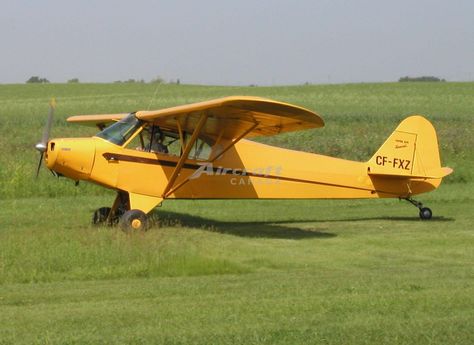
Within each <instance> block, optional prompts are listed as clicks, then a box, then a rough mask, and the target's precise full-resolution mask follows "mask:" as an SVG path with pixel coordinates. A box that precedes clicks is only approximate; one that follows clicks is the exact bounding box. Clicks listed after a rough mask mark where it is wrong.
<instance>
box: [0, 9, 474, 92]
mask: <svg viewBox="0 0 474 345" xmlns="http://www.w3.org/2000/svg"><path fill="white" fill-rule="evenodd" d="M0 8H1V11H0V42H1V44H2V49H1V53H0V59H1V60H0V61H1V64H0V83H24V82H25V81H26V80H27V79H28V78H29V77H31V76H40V77H44V78H47V79H48V80H50V81H51V82H66V81H67V80H69V79H72V78H78V79H79V80H80V81H81V82H113V81H116V80H128V79H144V80H145V81H149V80H151V79H153V78H156V77H161V78H163V79H164V80H165V81H171V80H176V79H180V82H181V83H186V84H207V85H209V84H210V85H251V84H255V85H292V84H303V83H314V84H326V83H347V82H350V83H354V82H385V81H397V80H398V79H399V78H400V77H403V76H422V75H433V76H437V77H440V78H445V79H446V80H448V81H472V80H474V1H473V0H451V1H446V0H443V1H438V0H398V1H386V0H353V1H343V0H292V1H290V0H238V1H236V0H234V1H227V0H199V1H189V0H169V1H165V0H154V1H153V0H133V1H130V0H127V1H122V0H94V1H92V0H82V1H77V0H75V1H69V0H61V1H58V0H41V1H39V0H29V1H27V0H15V1H7V0H1V7H0Z"/></svg>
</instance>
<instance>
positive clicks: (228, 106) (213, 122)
mask: <svg viewBox="0 0 474 345" xmlns="http://www.w3.org/2000/svg"><path fill="white" fill-rule="evenodd" d="M203 113H206V114H207V121H206V123H205V124H204V126H203V128H202V129H201V135H204V136H207V137H209V138H214V139H216V138H219V137H223V138H226V139H235V138H242V137H247V138H248V137H256V136H271V135H275V134H279V133H285V132H292V131H298V130H302V129H308V128H319V127H323V126H324V121H323V119H322V118H321V117H320V116H319V115H317V114H316V113H314V112H312V111H310V110H307V109H304V108H301V107H298V106H294V105H291V104H288V103H283V102H277V101H273V100H269V99H265V98H258V97H243V96H236V97H225V98H219V99H214V100H210V101H206V102H200V103H193V104H188V105H182V106H178V107H173V108H167V109H161V110H156V111H138V112H137V113H136V116H137V117H138V118H139V119H142V120H144V121H149V122H153V123H155V124H157V125H159V126H160V127H162V128H165V129H168V130H173V131H175V130H178V128H179V127H181V128H182V130H184V131H186V132H188V133H193V132H194V128H196V125H197V124H198V121H199V118H200V116H201V115H202V114H203ZM178 122H179V123H178Z"/></svg>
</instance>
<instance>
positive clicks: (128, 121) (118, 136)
mask: <svg viewBox="0 0 474 345" xmlns="http://www.w3.org/2000/svg"><path fill="white" fill-rule="evenodd" d="M141 124H142V121H140V120H138V119H137V118H136V117H135V114H133V113H132V114H129V115H128V116H127V117H125V118H123V119H122V120H120V121H118V122H116V123H114V124H113V125H110V126H109V127H107V128H105V129H104V130H103V131H102V132H99V133H97V135H96V136H97V137H99V138H103V139H105V140H107V141H110V142H111V143H114V144H116V145H119V146H122V145H123V144H125V142H126V141H127V140H128V139H129V138H130V137H131V136H132V134H133V133H135V131H136V130H137V129H138V128H139V127H140V126H141Z"/></svg>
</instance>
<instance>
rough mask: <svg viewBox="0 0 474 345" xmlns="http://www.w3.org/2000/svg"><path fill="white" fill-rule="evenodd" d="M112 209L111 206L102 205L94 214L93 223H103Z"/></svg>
mask: <svg viewBox="0 0 474 345" xmlns="http://www.w3.org/2000/svg"><path fill="white" fill-rule="evenodd" d="M110 210H111V208H110V207H101V208H99V209H97V210H95V211H94V215H93V216H92V224H94V225H103V224H104V223H105V222H106V220H107V217H108V216H109V213H110Z"/></svg>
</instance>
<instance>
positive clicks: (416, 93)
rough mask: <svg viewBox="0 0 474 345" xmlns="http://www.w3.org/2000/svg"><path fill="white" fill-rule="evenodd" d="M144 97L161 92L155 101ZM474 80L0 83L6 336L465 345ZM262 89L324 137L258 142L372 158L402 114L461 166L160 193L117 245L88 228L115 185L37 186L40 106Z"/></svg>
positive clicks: (70, 340) (102, 106) (158, 103)
mask: <svg viewBox="0 0 474 345" xmlns="http://www.w3.org/2000/svg"><path fill="white" fill-rule="evenodd" d="M155 91H157V92H156V95H157V96H156V98H153V94H154V93H155ZM473 91H474V84H473V83H437V84H436V83H434V84H423V83H420V84H418V83H417V84H411V83H401V84H359V85H330V86H304V87H278V88H260V87H258V88H250V87H249V88H231V87H229V88H226V87H200V86H186V85H179V86H177V85H161V86H159V88H158V90H155V86H152V85H146V84H145V85H142V84H136V85H133V84H132V85H130V84H127V85H124V84H111V85H107V84H104V85H100V84H90V85H87V84H79V85H0V121H1V122H0V126H1V134H2V135H1V136H0V143H1V144H2V148H3V150H2V153H0V208H1V210H2V212H0V324H1V326H0V344H97V343H107V344H149V343H169V344H185V343H186V344H187V343H192V344H307V343H309V344H443V345H444V344H472V343H474V336H473V333H472V329H473V328H474V312H473V310H474V300H473V299H472V297H471V296H473V295H474V266H473V263H474V251H473V250H472V248H473V244H474V241H473V230H472V224H473V223H474V215H473V213H472V209H473V206H474V197H473V195H474V193H473V192H474V184H473V182H472V173H471V171H472V169H473V168H474V166H473V162H472V157H473V147H474V146H473V144H474V143H473V139H472V136H471V132H472V129H473V126H472V124H473V118H474V116H473V115H474V114H473V111H474V92H473ZM235 94H245V95H258V96H264V97H269V98H275V99H278V100H283V101H288V102H291V103H296V104H299V105H303V106H306V107H308V108H310V109H313V110H316V111H318V112H320V113H321V114H322V115H323V118H324V119H325V121H326V126H327V127H326V128H323V129H318V130H314V131H307V132H301V133H294V134H287V135H284V136H278V137H274V138H268V139H266V140H265V141H266V142H269V143H272V144H275V145H280V146H285V147H293V148H299V149H305V150H308V151H316V152H322V153H327V154H333V155H338V156H342V157H345V158H351V159H361V160H364V159H367V158H368V157H370V155H371V154H372V153H373V152H374V151H375V150H376V148H377V147H378V146H379V145H380V144H381V143H382V142H383V140H384V139H385V137H386V136H387V135H388V134H389V133H390V132H391V131H392V130H393V128H394V127H395V126H396V125H397V123H398V122H399V121H400V120H401V119H402V118H404V117H405V116H406V115H408V114H411V113H415V112H416V113H423V114H426V115H427V116H428V117H429V118H430V119H431V120H432V121H433V122H434V124H435V126H436V127H437V129H438V132H439V140H440V143H441V150H442V152H441V153H442V158H443V161H444V163H445V165H449V166H451V167H454V168H455V169H456V171H455V173H454V175H452V176H450V177H448V178H447V179H446V181H445V183H443V185H442V186H441V188H440V189H439V190H438V191H436V192H433V193H429V194H426V195H423V196H421V197H420V200H422V201H423V202H424V203H425V204H426V205H427V206H429V207H430V208H432V209H433V211H434V219H433V220H432V221H420V220H419V219H418V217H417V210H416V209H415V208H414V207H413V206H411V205H409V204H408V203H406V202H400V201H398V200H362V201H358V200H351V201H343V200H313V201H310V200H301V201H297V200H286V201H230V200H226V201H210V200H209V201H169V202H165V203H164V204H163V207H162V208H159V209H157V210H156V211H155V212H154V214H153V217H154V220H155V225H154V226H153V227H152V228H151V229H150V230H149V231H148V232H147V233H144V234H138V235H134V236H129V235H126V234H124V233H122V232H121V231H120V230H118V229H110V228H95V227H92V226H91V225H90V218H91V215H92V212H93V211H94V210H95V209H96V208H98V207H101V206H104V205H110V204H111V203H112V200H113V197H114V195H113V193H112V192H110V191H105V190H103V189H101V188H98V187H95V186H91V185H87V184H81V185H80V186H79V187H74V186H73V183H72V182H71V181H67V180H64V179H60V180H57V179H55V178H54V177H53V176H51V175H50V174H49V173H47V172H46V171H45V170H43V171H42V173H41V176H40V178H39V179H38V180H37V181H35V180H34V178H33V175H34V170H35V165H36V163H37V159H38V157H37V153H36V152H34V151H33V149H32V148H33V145H34V144H35V143H36V141H38V140H39V138H40V136H41V132H42V126H43V123H44V120H45V116H46V113H47V110H48V109H47V101H48V99H49V97H51V96H56V97H57V98H58V109H57V118H56V120H55V123H54V129H53V136H59V137H60V136H76V135H92V134H93V132H94V131H93V130H92V131H91V130H90V129H88V128H85V127H77V126H69V125H67V124H65V123H64V119H65V118H66V117H67V115H68V114H79V113H101V112H124V111H132V110H137V109H146V108H148V106H149V104H150V103H151V106H150V107H151V108H160V107H163V106H170V105H175V104H180V103H186V102H192V101H199V100H203V99H210V98H213V97H219V96H225V95H235Z"/></svg>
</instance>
